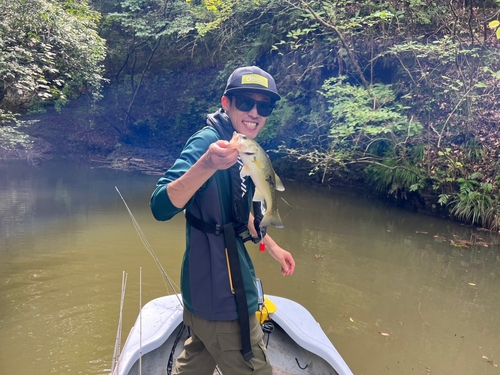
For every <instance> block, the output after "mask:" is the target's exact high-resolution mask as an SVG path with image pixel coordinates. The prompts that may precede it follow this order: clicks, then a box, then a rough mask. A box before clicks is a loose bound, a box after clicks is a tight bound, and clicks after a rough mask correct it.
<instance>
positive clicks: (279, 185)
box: [274, 173, 285, 191]
mask: <svg viewBox="0 0 500 375" xmlns="http://www.w3.org/2000/svg"><path fill="white" fill-rule="evenodd" d="M274 176H275V177H276V190H278V191H283V190H285V187H284V186H283V182H281V180H280V178H279V177H278V175H277V174H276V173H275V174H274Z"/></svg>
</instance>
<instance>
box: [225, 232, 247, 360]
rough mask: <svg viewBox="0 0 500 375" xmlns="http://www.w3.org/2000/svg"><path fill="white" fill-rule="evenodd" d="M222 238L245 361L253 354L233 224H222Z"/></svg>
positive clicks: (245, 297)
mask: <svg viewBox="0 0 500 375" xmlns="http://www.w3.org/2000/svg"><path fill="white" fill-rule="evenodd" d="M224 240H225V241H226V246H227V254H228V257H229V264H230V265H231V278H232V280H233V285H234V292H235V297H236V307H237V308H238V316H239V321H240V328H241V354H243V358H244V359H245V361H249V360H251V359H252V358H253V357H254V355H253V352H252V345H251V343H250V318H249V316H248V305H247V296H246V294H245V287H244V284H243V276H242V275H241V267H240V258H239V257H238V248H237V246H236V236H235V233H234V230H233V224H232V223H228V224H225V225H224Z"/></svg>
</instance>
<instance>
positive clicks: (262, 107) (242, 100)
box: [233, 95, 274, 117]
mask: <svg viewBox="0 0 500 375" xmlns="http://www.w3.org/2000/svg"><path fill="white" fill-rule="evenodd" d="M233 97H234V99H235V103H234V105H235V106H236V108H237V109H238V110H240V111H242V112H250V111H251V110H252V109H253V107H254V106H255V105H257V113H258V114H259V115H260V116H263V117H267V116H269V115H270V114H271V113H273V109H274V103H271V102H259V101H257V100H255V99H253V98H250V97H249V96H244V95H233Z"/></svg>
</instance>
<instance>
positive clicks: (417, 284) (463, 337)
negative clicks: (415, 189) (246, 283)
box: [0, 162, 500, 375]
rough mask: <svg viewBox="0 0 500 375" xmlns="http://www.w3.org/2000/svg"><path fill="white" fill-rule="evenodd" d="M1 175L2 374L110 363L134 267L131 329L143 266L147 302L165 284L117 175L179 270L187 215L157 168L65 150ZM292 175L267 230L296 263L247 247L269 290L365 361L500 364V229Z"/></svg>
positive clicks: (368, 364) (394, 370)
mask: <svg viewBox="0 0 500 375" xmlns="http://www.w3.org/2000/svg"><path fill="white" fill-rule="evenodd" d="M0 173H1V174H2V177H4V178H2V179H0V373H2V374H4V373H5V374H12V373H16V374H21V375H27V374H34V373H63V372H64V373H68V372H71V373H85V374H102V373H104V371H105V369H109V367H110V363H111V355H112V351H113V346H114V339H115V334H116V327H117V320H118V307H119V298H120V297H119V294H120V289H121V285H120V284H121V277H122V272H123V271H126V272H128V273H129V282H128V289H127V295H126V299H125V310H124V316H125V320H124V331H123V334H124V336H126V334H127V332H128V330H129V328H130V327H131V325H132V324H133V321H134V320H135V317H136V315H137V312H138V309H139V302H138V301H139V298H138V274H139V267H141V268H142V273H143V297H142V298H143V302H145V301H147V300H149V299H152V298H155V297H158V296H161V295H163V294H165V293H167V291H166V288H165V285H164V282H163V280H162V277H161V275H160V272H159V271H158V269H157V268H156V266H155V264H154V261H153V260H152V259H151V257H150V255H149V254H148V253H147V251H146V250H145V249H144V247H143V245H142V243H141V241H140V239H139V237H138V235H137V233H136V232H135V230H134V228H133V226H132V223H131V221H130V218H129V217H128V214H127V212H126V209H125V207H124V206H123V203H122V202H121V200H120V198H119V196H118V194H117V193H116V191H115V188H114V187H115V186H118V187H119V189H120V191H121V192H122V194H123V196H124V197H125V199H126V200H127V203H128V205H129V206H130V208H131V209H132V211H133V212H134V215H135V216H136V219H137V220H138V222H139V224H140V225H141V228H142V229H143V231H144V232H145V234H146V236H147V238H148V240H149V242H150V243H151V245H152V246H153V248H154V249H155V251H156V253H157V255H158V257H159V258H160V261H161V262H162V264H163V266H164V268H165V269H166V271H167V273H168V274H169V275H170V276H171V277H172V278H173V279H174V280H178V279H179V272H180V269H179V268H180V263H181V259H182V254H183V248H184V235H183V231H184V225H185V224H184V218H183V217H182V215H178V216H177V217H175V218H174V219H173V220H171V221H169V222H167V223H160V222H156V221H155V220H154V219H153V218H152V216H151V213H150V211H149V207H148V203H149V197H150V194H151V192H152V190H153V189H154V185H155V183H156V180H157V177H154V176H146V175H141V174H136V173H122V172H116V171H112V170H105V169H96V168H91V167H90V166H88V165H75V164H70V163H67V162H50V163H46V164H44V165H42V166H40V167H32V166H28V165H26V164H24V163H22V162H16V163H2V164H0ZM285 187H286V191H285V192H283V193H279V194H278V196H279V198H283V199H284V201H282V200H280V202H279V209H280V212H281V216H282V217H283V219H284V223H285V228H284V229H276V228H270V229H269V231H270V233H271V235H272V236H273V238H274V239H275V240H276V241H277V242H278V243H279V244H280V245H281V246H282V247H284V248H286V249H288V250H289V251H291V252H292V253H293V255H294V258H295V260H296V262H297V268H296V272H295V274H294V275H293V276H292V277H286V278H283V277H282V276H281V274H280V272H279V268H280V267H279V265H278V263H277V262H275V261H274V260H273V259H272V258H271V257H270V256H269V255H268V254H266V253H260V252H259V251H258V248H257V246H248V249H249V252H250V253H251V256H252V258H253V260H254V263H255V267H256V270H257V273H258V276H259V277H260V278H261V279H262V280H263V282H264V289H265V291H266V292H267V293H269V294H274V295H281V296H284V297H287V298H291V299H293V300H295V301H297V302H299V303H300V304H302V305H303V306H305V307H306V308H307V309H308V310H309V311H311V313H312V314H313V315H314V317H315V318H316V319H317V320H318V322H319V323H320V324H321V326H322V328H323V329H324V331H325V332H326V333H327V335H328V336H329V338H330V339H331V340H332V342H333V343H334V345H335V346H336V347H337V349H338V350H339V352H340V353H341V354H342V356H343V357H344V359H345V360H346V362H347V363H348V364H349V366H350V367H351V369H352V370H353V372H354V373H355V374H357V375H360V374H365V375H379V374H413V373H415V374H419V373H421V374H440V375H448V374H449V375H451V374H498V371H499V370H498V368H497V367H496V365H497V364H498V363H500V345H498V337H500V326H499V325H498V323H497V322H498V321H499V320H500V302H499V300H498V299H497V298H496V292H497V290H498V288H499V287H500V277H499V267H500V252H499V249H498V244H499V238H498V235H497V234H492V233H489V232H482V231H479V230H477V229H475V228H469V227H466V226H462V225H459V224H457V223H453V222H450V221H446V220H442V219H438V218H433V217H428V216H424V215H420V214H416V213H412V212H408V211H403V210H400V209H397V208H394V207H390V206H387V205H385V204H384V203H382V202H379V201H375V200H372V199H370V198H367V197H365V196H363V195H360V194H357V193H355V192H351V191H344V190H334V189H327V188H323V187H310V186H305V185H301V184H297V183H293V182H285ZM285 201H286V202H287V203H288V204H285Z"/></svg>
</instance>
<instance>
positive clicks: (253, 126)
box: [243, 121, 258, 129]
mask: <svg viewBox="0 0 500 375" xmlns="http://www.w3.org/2000/svg"><path fill="white" fill-rule="evenodd" d="M243 124H244V125H245V126H246V127H247V128H248V129H256V128H257V126H258V123H256V122H253V121H252V122H250V121H243Z"/></svg>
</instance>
